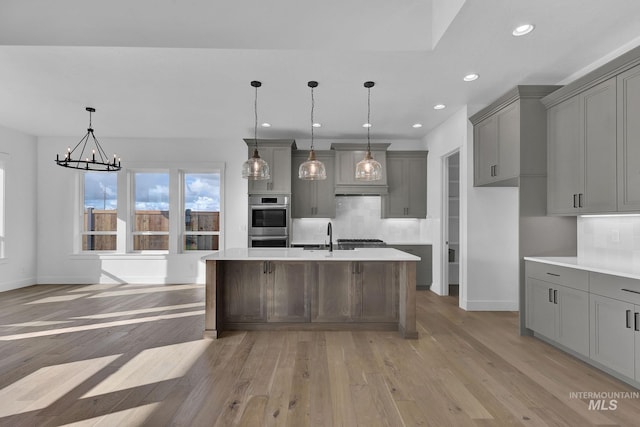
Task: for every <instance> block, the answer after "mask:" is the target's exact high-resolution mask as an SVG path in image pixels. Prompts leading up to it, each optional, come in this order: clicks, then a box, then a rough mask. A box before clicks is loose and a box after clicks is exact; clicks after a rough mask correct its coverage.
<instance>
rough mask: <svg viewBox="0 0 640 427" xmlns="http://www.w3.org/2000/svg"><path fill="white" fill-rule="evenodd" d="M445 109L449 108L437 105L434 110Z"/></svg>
mask: <svg viewBox="0 0 640 427" xmlns="http://www.w3.org/2000/svg"><path fill="white" fill-rule="evenodd" d="M445 108H447V106H446V105H444V104H437V105H434V106H433V109H434V110H444V109H445Z"/></svg>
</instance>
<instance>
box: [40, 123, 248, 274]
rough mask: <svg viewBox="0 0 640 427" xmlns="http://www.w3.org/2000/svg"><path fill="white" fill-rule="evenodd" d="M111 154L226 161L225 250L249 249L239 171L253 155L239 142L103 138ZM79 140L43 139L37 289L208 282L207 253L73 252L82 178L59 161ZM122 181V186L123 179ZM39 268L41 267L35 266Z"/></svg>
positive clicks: (134, 159) (130, 159)
mask: <svg viewBox="0 0 640 427" xmlns="http://www.w3.org/2000/svg"><path fill="white" fill-rule="evenodd" d="M97 137H98V139H99V140H100V143H101V144H102V146H103V148H105V150H106V151H107V152H108V153H112V152H115V153H118V155H119V156H122V165H123V170H122V171H121V172H120V173H124V170H125V168H126V167H127V164H128V163H129V164H139V163H140V162H149V163H150V164H153V163H157V164H158V165H163V164H184V163H187V164H188V165H189V166H190V167H194V168H197V167H198V165H199V164H204V163H208V164H210V163H212V162H216V163H224V165H225V176H224V187H225V188H224V206H223V221H224V223H223V233H224V246H225V247H226V248H229V247H246V245H247V243H246V242H247V231H246V228H247V227H246V225H247V181H246V180H244V179H242V177H241V174H240V171H241V166H242V163H243V162H244V161H245V160H246V157H247V146H246V144H245V143H244V142H243V141H242V140H241V139H238V140H234V141H229V140H201V139H160V140H157V139H124V138H117V139H113V138H100V136H99V135H97ZM79 139H80V137H77V138H76V137H74V138H58V137H56V138H54V137H48V138H39V139H38V158H37V165H38V171H39V175H38V184H37V188H38V207H39V209H38V211H39V212H38V219H37V221H38V230H39V234H38V246H37V255H38V258H37V265H38V267H37V271H38V283H113V282H118V283H124V282H127V283H185V282H189V283H193V282H196V283H204V263H202V262H201V261H200V257H201V256H202V253H201V252H200V253H193V254H169V255H136V254H120V255H105V256H97V255H96V254H88V255H78V254H74V239H75V237H74V235H75V232H76V230H74V221H73V218H74V215H75V211H74V209H75V207H76V206H77V203H78V200H77V197H78V195H77V193H78V190H77V182H78V180H77V178H76V173H75V171H73V170H70V169H66V168H61V167H59V166H57V165H56V164H55V162H54V159H55V155H56V153H60V154H62V153H64V151H65V150H66V148H67V147H68V146H69V144H70V143H72V142H73V141H76V140H79ZM119 182H121V180H120V181H119ZM34 264H35V262H34Z"/></svg>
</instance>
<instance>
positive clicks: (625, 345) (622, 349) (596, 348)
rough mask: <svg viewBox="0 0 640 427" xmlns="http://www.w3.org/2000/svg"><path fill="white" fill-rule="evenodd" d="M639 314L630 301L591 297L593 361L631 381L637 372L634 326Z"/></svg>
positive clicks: (636, 307) (597, 296)
mask: <svg viewBox="0 0 640 427" xmlns="http://www.w3.org/2000/svg"><path fill="white" fill-rule="evenodd" d="M637 311H638V306H634V305H633V304H629V303H627V302H623V301H618V300H615V299H613V298H607V297H603V296H599V295H592V296H591V358H592V359H593V360H595V361H596V362H598V363H601V364H603V365H604V366H606V367H607V368H610V369H613V370H614V371H616V372H619V373H621V374H622V375H624V376H627V377H629V378H634V377H635V372H636V369H635V347H636V343H635V336H636V335H637V334H636V333H635V332H634V329H633V327H632V324H633V313H635V312H637ZM639 341H640V340H639Z"/></svg>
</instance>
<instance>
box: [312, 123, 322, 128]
mask: <svg viewBox="0 0 640 427" xmlns="http://www.w3.org/2000/svg"><path fill="white" fill-rule="evenodd" d="M311 126H313V127H314V128H319V127H322V125H321V124H320V123H314V124H312V125H311Z"/></svg>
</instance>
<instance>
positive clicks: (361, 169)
mask: <svg viewBox="0 0 640 427" xmlns="http://www.w3.org/2000/svg"><path fill="white" fill-rule="evenodd" d="M374 84H375V83H373V82H364V87H366V88H367V123H366V124H365V126H366V128H367V152H366V153H365V155H364V159H362V160H360V161H359V162H358V164H357V165H356V179H357V180H358V181H378V180H379V179H381V178H382V166H381V165H380V163H378V162H377V161H376V159H374V158H373V156H372V155H371V136H370V134H371V131H370V129H371V88H372V87H373V86H374Z"/></svg>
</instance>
